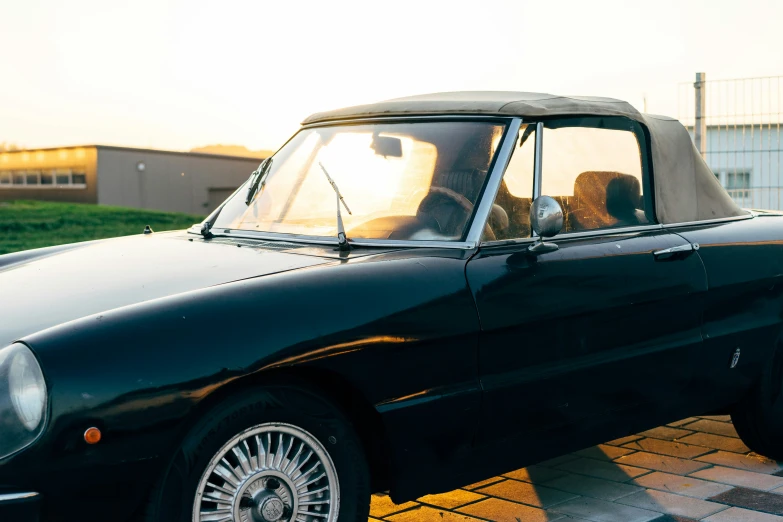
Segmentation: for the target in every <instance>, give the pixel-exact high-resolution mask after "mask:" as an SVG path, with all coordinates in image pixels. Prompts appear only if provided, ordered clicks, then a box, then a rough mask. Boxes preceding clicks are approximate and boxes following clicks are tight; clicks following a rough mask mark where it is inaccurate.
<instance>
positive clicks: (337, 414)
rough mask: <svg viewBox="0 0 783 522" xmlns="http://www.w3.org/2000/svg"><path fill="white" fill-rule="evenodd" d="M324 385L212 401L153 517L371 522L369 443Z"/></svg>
mask: <svg viewBox="0 0 783 522" xmlns="http://www.w3.org/2000/svg"><path fill="white" fill-rule="evenodd" d="M323 396H324V395H323V394H319V393H317V392H314V391H310V390H307V389H305V388H294V387H288V386H279V387H270V388H265V389H263V390H260V391H254V392H248V393H247V395H246V396H244V397H243V398H242V399H240V400H238V401H231V402H228V403H224V404H222V405H220V406H219V407H216V408H214V409H212V410H211V412H210V413H209V414H208V415H206V416H205V417H206V418H205V419H204V420H203V421H202V422H200V423H199V425H197V426H196V427H195V428H194V429H193V430H191V432H190V434H189V435H188V436H187V438H186V439H185V441H184V442H183V444H182V445H181V447H180V449H179V451H178V452H177V455H176V456H175V457H174V459H173V460H172V462H171V465H170V466H169V468H168V469H167V471H166V473H165V474H164V476H163V477H162V479H161V481H160V483H159V485H158V486H157V487H156V488H155V490H154V491H153V493H152V496H151V498H150V503H149V505H148V509H147V517H146V520H147V521H148V522H172V521H177V522H278V521H279V522H289V521H290V522H293V521H296V522H336V521H338V520H339V521H340V522H344V521H346V522H355V521H362V522H365V521H366V520H367V518H368V516H369V502H370V480H369V471H368V468H367V463H366V458H365V454H364V451H363V447H362V445H361V443H360V441H359V439H358V437H357V436H356V433H355V431H354V430H353V428H352V426H351V424H350V423H349V422H348V420H347V419H346V417H345V416H344V415H343V414H342V412H341V411H340V410H339V409H338V408H337V407H335V406H334V405H332V404H331V403H330V402H328V401H326V400H325V399H323Z"/></svg>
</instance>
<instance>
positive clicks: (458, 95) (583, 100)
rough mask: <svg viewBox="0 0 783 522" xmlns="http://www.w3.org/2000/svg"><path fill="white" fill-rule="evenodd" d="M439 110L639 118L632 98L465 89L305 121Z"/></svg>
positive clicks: (411, 97) (420, 113)
mask: <svg viewBox="0 0 783 522" xmlns="http://www.w3.org/2000/svg"><path fill="white" fill-rule="evenodd" d="M438 114H486V115H495V116H529V117H536V116H560V115H587V114H589V115H597V116H628V117H631V118H633V119H639V117H640V114H639V111H637V110H636V109H634V108H633V106H632V105H631V104H629V103H628V102H624V101H622V100H615V99H613V98H598V97H591V96H557V95H554V94H545V93H534V92H512V91H461V92H439V93H432V94H421V95H418V96H408V97H405V98H395V99H392V100H386V101H382V102H377V103H370V104H367V105H357V106H354V107H346V108H343V109H336V110H332V111H327V112H319V113H316V114H313V115H311V116H309V117H307V118H306V119H305V120H304V121H303V122H302V124H303V125H307V124H310V123H318V122H324V121H330V120H340V119H356V118H371V117H376V116H403V115H404V116H410V115H438Z"/></svg>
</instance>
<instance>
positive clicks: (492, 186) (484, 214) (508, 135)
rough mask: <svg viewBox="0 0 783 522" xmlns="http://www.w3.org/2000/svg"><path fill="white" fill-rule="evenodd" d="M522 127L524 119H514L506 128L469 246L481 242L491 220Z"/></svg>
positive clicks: (469, 239)
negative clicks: (488, 221) (501, 183)
mask: <svg viewBox="0 0 783 522" xmlns="http://www.w3.org/2000/svg"><path fill="white" fill-rule="evenodd" d="M520 125H522V119H521V118H514V119H513V120H511V123H509V124H508V126H507V127H506V132H505V135H504V136H503V141H502V143H501V145H500V149H499V150H498V152H497V155H496V157H495V163H494V164H493V165H492V171H491V172H490V173H489V179H488V180H487V186H486V187H485V188H484V193H483V194H482V195H481V199H480V201H479V203H478V207H477V208H476V211H475V212H474V213H473V221H471V223H470V228H469V229H468V235H467V236H466V240H467V243H469V244H472V245H478V243H479V241H481V235H482V234H483V233H484V225H486V223H487V220H488V219H489V214H490V212H491V211H492V204H493V203H495V196H497V193H498V189H499V188H500V182H501V181H502V180H503V174H504V173H505V172H506V167H508V163H509V161H511V155H512V154H513V153H514V147H515V146H516V143H517V137H518V135H519V127H520Z"/></svg>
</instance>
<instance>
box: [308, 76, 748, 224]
mask: <svg viewBox="0 0 783 522" xmlns="http://www.w3.org/2000/svg"><path fill="white" fill-rule="evenodd" d="M447 114H473V115H494V116H519V117H523V118H525V117H527V118H540V117H551V116H624V117H626V118H630V119H632V120H634V121H638V122H639V123H641V124H642V125H644V126H645V127H646V128H647V130H648V131H649V133H650V145H651V154H652V163H653V174H654V182H653V185H654V188H655V210H656V217H657V218H658V221H659V222H660V223H664V224H670V223H686V222H690V221H703V220H708V219H720V218H726V217H735V216H742V215H745V214H747V212H745V211H744V210H742V209H741V208H739V207H738V206H737V204H736V203H734V201H733V200H732V199H731V197H730V196H729V195H728V193H727V192H726V191H725V190H724V189H723V187H722V186H721V184H720V182H718V180H717V179H716V178H715V175H714V174H713V173H712V171H711V170H710V168H709V167H708V166H707V164H706V163H705V162H704V160H703V159H702V157H701V155H700V154H699V152H698V151H697V150H696V148H695V147H694V146H693V142H692V141H691V137H690V134H688V131H687V130H686V129H685V127H683V126H682V124H681V123H680V122H679V121H677V120H675V119H673V118H668V117H665V116H653V115H649V114H642V113H640V112H639V111H637V110H636V109H634V108H633V106H631V104H629V103H628V102H624V101H621V100H615V99H612V98H597V97H590V96H556V95H553V94H543V93H530V92H509V91H477V92H443V93H434V94H422V95H419V96H409V97H406V98H396V99H393V100H387V101H382V102H378V103H371V104H368V105H358V106H356V107H347V108H344V109H337V110H333V111H328V112H319V113H316V114H313V115H311V116H309V117H308V118H306V119H305V120H304V121H303V122H302V124H303V125H308V124H311V123H321V122H327V121H336V120H349V119H357V118H375V117H383V116H414V115H447ZM544 150H545V152H544V161H546V147H545V149H544Z"/></svg>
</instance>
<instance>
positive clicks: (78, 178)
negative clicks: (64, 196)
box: [0, 169, 87, 189]
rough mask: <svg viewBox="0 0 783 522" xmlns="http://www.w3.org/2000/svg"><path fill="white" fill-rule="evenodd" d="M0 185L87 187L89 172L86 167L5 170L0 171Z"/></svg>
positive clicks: (8, 186) (7, 186)
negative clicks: (73, 168)
mask: <svg viewBox="0 0 783 522" xmlns="http://www.w3.org/2000/svg"><path fill="white" fill-rule="evenodd" d="M0 186H3V187H4V188H17V187H18V188H71V189H83V188H86V187H87V174H86V173H85V171H84V169H77V170H73V171H72V170H71V169H56V170H32V169H31V170H5V171H0Z"/></svg>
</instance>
